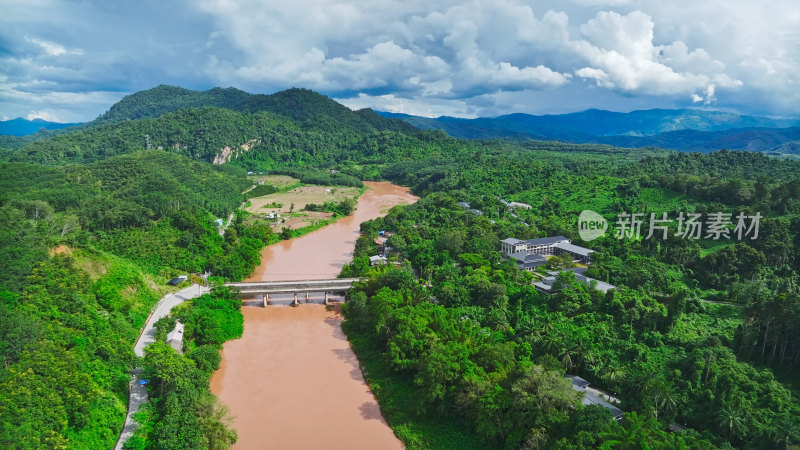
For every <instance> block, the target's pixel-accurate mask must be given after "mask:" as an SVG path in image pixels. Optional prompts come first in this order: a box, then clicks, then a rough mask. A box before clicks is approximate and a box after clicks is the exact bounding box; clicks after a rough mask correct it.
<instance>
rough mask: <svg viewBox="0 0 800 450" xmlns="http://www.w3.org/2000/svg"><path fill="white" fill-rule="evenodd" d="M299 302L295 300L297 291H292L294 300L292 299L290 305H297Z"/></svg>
mask: <svg viewBox="0 0 800 450" xmlns="http://www.w3.org/2000/svg"><path fill="white" fill-rule="evenodd" d="M299 304H300V302H298V301H297V292H295V293H294V300H292V306H297V305H299Z"/></svg>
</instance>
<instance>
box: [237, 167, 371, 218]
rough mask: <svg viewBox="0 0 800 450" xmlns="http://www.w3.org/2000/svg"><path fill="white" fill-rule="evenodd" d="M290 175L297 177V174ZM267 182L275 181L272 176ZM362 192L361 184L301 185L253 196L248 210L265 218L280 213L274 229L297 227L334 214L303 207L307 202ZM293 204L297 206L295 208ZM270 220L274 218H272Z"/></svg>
mask: <svg viewBox="0 0 800 450" xmlns="http://www.w3.org/2000/svg"><path fill="white" fill-rule="evenodd" d="M274 177H275V176H274V175H272V176H269V178H270V179H273V178H274ZM285 178H291V177H285ZM291 179H292V180H294V178H291ZM265 183H267V184H272V180H265ZM287 183H288V181H287ZM273 185H274V184H273ZM288 185H291V184H288ZM274 186H275V185H274ZM276 187H277V186H276ZM359 192H360V191H359V189H358V188H353V187H342V186H299V187H296V188H294V189H291V190H289V191H286V192H276V193H274V194H270V195H264V196H261V197H253V198H251V199H250V206H249V207H247V208H246V209H247V211H248V212H250V213H253V214H258V215H260V216H261V217H264V218H267V217H268V215H269V214H270V213H277V214H280V220H276V221H275V222H276V223H274V224H273V228H275V229H281V228H283V227H288V228H291V229H297V228H302V227H305V226H308V225H312V224H313V223H314V222H315V221H318V220H325V219H329V218H330V217H331V215H332V214H331V213H327V212H315V211H303V209H304V208H305V207H306V205H307V204H309V203H316V204H323V203H326V202H331V201H333V202H340V201H342V200H345V199H347V198H353V197H356V196H358V195H359ZM293 204H294V209H292V205H293ZM271 205H273V206H271ZM277 205H280V206H277ZM290 211H291V213H290ZM268 220H270V221H272V220H271V219H268Z"/></svg>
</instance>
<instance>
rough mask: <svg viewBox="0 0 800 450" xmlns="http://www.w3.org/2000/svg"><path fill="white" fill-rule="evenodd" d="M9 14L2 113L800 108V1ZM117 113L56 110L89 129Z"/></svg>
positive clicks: (94, 0)
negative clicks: (207, 94)
mask: <svg viewBox="0 0 800 450" xmlns="http://www.w3.org/2000/svg"><path fill="white" fill-rule="evenodd" d="M3 13H4V14H3V17H0V55H2V56H0V67H2V70H0V71H1V72H2V74H0V97H3V96H4V95H5V97H6V98H8V97H9V96H13V95H12V94H9V93H8V92H7V91H9V90H14V91H16V92H19V93H21V94H22V96H21V97H19V98H17V97H14V98H15V99H14V102H15V103H7V102H6V103H3V104H1V105H0V114H4V115H9V116H18V115H22V116H25V115H27V114H29V113H31V112H32V111H48V109H47V108H45V107H44V105H43V104H42V103H41V100H43V99H45V98H48V97H47V96H46V94H47V93H58V92H62V93H94V92H100V93H102V92H115V93H120V94H119V95H121V93H124V92H132V91H136V90H140V89H146V88H149V87H152V86H155V85H157V84H161V83H167V84H176V85H182V86H186V87H191V88H209V87H212V86H214V85H222V86H230V85H232V86H236V87H239V88H242V89H245V90H248V91H251V92H272V91H275V90H279V89H284V88H287V87H291V86H298V87H307V88H311V89H316V90H319V91H321V92H323V93H326V94H330V95H332V96H334V97H339V98H343V99H347V101H351V102H361V103H360V104H362V103H364V102H366V101H369V100H374V101H376V102H379V103H376V105H378V104H381V105H382V104H386V105H387V108H388V107H389V106H391V105H402V107H403V108H414V110H418V111H423V112H425V113H426V114H428V113H429V112H430V114H432V115H438V113H437V111H440V112H441V113H446V114H450V113H459V114H460V115H470V114H489V113H508V112H514V111H524V112H534V113H536V112H544V111H554V110H559V111H560V110H562V108H564V107H566V105H569V106H570V107H573V108H578V107H583V106H585V107H597V108H606V109H612V110H617V109H620V110H621V109H625V108H629V107H633V106H636V107H644V108H646V107H656V106H659V107H663V106H665V105H672V106H676V107H681V106H687V105H692V104H697V103H703V104H713V105H714V107H721V108H734V109H739V110H742V111H745V112H750V113H761V114H764V113H766V114H784V115H786V114H800V89H798V88H797V86H798V85H800V29H798V27H797V23H800V8H798V6H797V2H796V0H775V1H773V2H769V3H767V4H763V3H753V2H750V3H748V2H730V1H727V0H704V1H697V0H675V1H672V2H653V1H652V0H572V1H570V2H564V1H556V0H541V1H538V2H535V3H530V2H525V1H523V0H467V1H463V0H459V1H456V0H442V1H437V2H423V1H409V2H402V1H399V0H373V1H369V2H359V1H356V0H337V1H335V2H334V1H328V0H294V1H292V2H263V1H262V0H200V1H199V2H197V1H193V0H180V1H177V2H146V3H144V4H141V3H130V2H114V3H107V2H102V3H101V2H100V0H86V1H83V2H78V3H64V2H59V1H56V0H7V1H6V2H4V5H3ZM3 92H5V94H4V93H3ZM359 93H362V94H363V96H359ZM577 95H581V96H586V97H585V98H580V99H576V96H577ZM521 98H524V99H529V100H530V101H526V102H521V101H518V100H517V99H521ZM51 99H52V97H51ZM534 100H535V101H534ZM543 101H547V102H550V103H548V104H544V103H542V102H543ZM426 104H427V105H430V106H429V107H426V106H425V105H426ZM108 106H109V105H104V106H99V105H97V104H94V103H90V104H84V103H80V102H76V103H74V104H72V105H63V106H57V107H55V108H54V109H59V110H62V109H63V110H64V111H67V110H71V111H72V112H71V113H69V114H71V116H70V117H71V118H70V119H69V120H74V117H76V116H80V115H83V116H82V117H81V120H87V119H91V118H92V117H93V116H96V115H97V114H98V113H100V112H102V110H103V109H106V108H107V107H108ZM398 107H399V106H398ZM62 115H64V114H62ZM86 116H89V117H86ZM65 117H67V116H66V115H65Z"/></svg>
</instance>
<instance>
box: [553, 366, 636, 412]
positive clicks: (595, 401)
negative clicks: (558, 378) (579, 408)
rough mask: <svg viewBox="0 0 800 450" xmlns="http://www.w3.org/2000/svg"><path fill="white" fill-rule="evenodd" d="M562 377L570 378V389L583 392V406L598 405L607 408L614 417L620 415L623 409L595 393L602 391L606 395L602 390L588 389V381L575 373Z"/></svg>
mask: <svg viewBox="0 0 800 450" xmlns="http://www.w3.org/2000/svg"><path fill="white" fill-rule="evenodd" d="M564 378H568V379H570V380H572V389H573V390H575V391H578V392H583V400H581V404H582V405H583V406H591V405H598V406H602V407H603V408H606V409H607V410H609V411H611V414H613V415H614V418H615V419H619V418H621V417H622V413H623V411H622V410H621V409H619V408H617V407H616V406H614V405H612V404H611V403H609V402H607V401H606V400H604V399H603V398H601V397H600V396H599V395H598V394H597V393H598V392H599V393H602V394H603V395H607V394H605V393H604V392H602V391H598V390H597V389H591V390H588V387H589V384H590V383H589V382H588V381H586V380H584V379H583V378H581V377H579V376H577V375H564Z"/></svg>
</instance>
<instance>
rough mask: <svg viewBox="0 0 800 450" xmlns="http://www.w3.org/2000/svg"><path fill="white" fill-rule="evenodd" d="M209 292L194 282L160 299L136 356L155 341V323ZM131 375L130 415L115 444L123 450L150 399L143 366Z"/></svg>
mask: <svg viewBox="0 0 800 450" xmlns="http://www.w3.org/2000/svg"><path fill="white" fill-rule="evenodd" d="M208 292H210V289H209V288H207V287H204V286H200V285H198V284H193V285H191V286H189V287H187V288H184V289H181V290H180V291H178V292H176V293H174V294H167V295H165V296H164V297H162V298H161V300H159V301H158V303H157V304H156V306H155V308H153V312H152V313H151V314H150V317H148V318H147V322H146V323H145V325H144V328H143V329H142V332H141V333H140V334H139V339H137V340H136V344H135V345H134V346H133V352H134V353H135V354H136V356H138V357H139V358H143V357H144V349H145V348H146V347H147V346H148V345H150V344H152V343H153V342H155V339H156V329H155V323H156V322H158V320H159V319H161V318H162V317H166V316H167V315H168V314H169V312H170V311H172V308H174V307H176V306H178V305H180V304H181V303H183V302H185V301H186V300H191V299H193V298H197V297H200V296H201V295H203V294H205V293H208ZM131 375H132V376H131V382H130V386H129V391H130V394H129V395H128V415H127V416H126V417H125V425H124V426H123V427H122V432H121V433H120V434H119V437H118V438H117V444H116V445H115V446H114V450H121V449H122V446H123V445H125V442H126V441H127V440H128V439H130V437H131V436H132V435H133V433H134V432H135V431H136V429H137V428H138V427H139V424H138V423H136V421H135V420H133V415H134V414H135V413H136V412H137V411H139V407H140V406H142V404H144V403H146V402H147V400H148V397H147V386H146V385H140V384H139V381H140V379H141V375H142V368H141V367H137V368H135V369H133V371H132V372H131Z"/></svg>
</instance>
